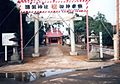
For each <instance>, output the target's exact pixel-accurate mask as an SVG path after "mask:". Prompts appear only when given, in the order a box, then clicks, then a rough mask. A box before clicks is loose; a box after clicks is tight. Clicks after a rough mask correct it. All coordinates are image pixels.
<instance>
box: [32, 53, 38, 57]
mask: <svg viewBox="0 0 120 84" xmlns="http://www.w3.org/2000/svg"><path fill="white" fill-rule="evenodd" d="M39 56H40V53H33V54H32V57H39Z"/></svg>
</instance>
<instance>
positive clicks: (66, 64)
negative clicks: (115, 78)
mask: <svg viewBox="0 0 120 84" xmlns="http://www.w3.org/2000/svg"><path fill="white" fill-rule="evenodd" d="M69 51H70V47H69V46H58V45H52V46H43V47H40V54H41V56H40V57H37V58H32V56H31V54H32V52H33V47H28V48H27V49H26V50H25V58H24V59H25V60H24V61H25V63H23V64H16V65H6V66H2V67H0V72H1V73H3V72H34V71H44V70H46V69H80V70H81V69H82V70H84V69H92V68H98V67H105V66H110V65H113V64H114V61H111V60H107V61H103V62H88V61H86V55H85V53H84V54H82V53H83V52H85V51H84V50H80V49H79V48H78V49H77V51H78V52H81V55H79V56H69Z"/></svg>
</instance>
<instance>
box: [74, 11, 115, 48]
mask: <svg viewBox="0 0 120 84" xmlns="http://www.w3.org/2000/svg"><path fill="white" fill-rule="evenodd" d="M81 17H82V20H81V21H75V25H74V26H75V34H76V35H81V34H84V35H85V36H86V16H81ZM88 20H89V22H88V24H89V33H90V31H92V30H94V31H95V33H96V35H99V32H102V33H103V45H108V46H110V45H112V44H113V41H112V34H113V30H112V24H111V23H109V22H107V20H106V18H105V15H104V14H101V13H99V12H98V14H97V16H96V17H94V18H93V17H91V16H88Z"/></svg>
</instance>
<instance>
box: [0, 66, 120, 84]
mask: <svg viewBox="0 0 120 84" xmlns="http://www.w3.org/2000/svg"><path fill="white" fill-rule="evenodd" d="M8 83H12V84H82V83H83V84H119V83H120V64H115V65H112V66H109V67H105V68H99V69H90V70H77V69H76V70H75V69H63V70H61V69H48V70H46V71H43V72H22V73H2V74H0V84H8Z"/></svg>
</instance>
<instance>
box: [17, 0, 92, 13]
mask: <svg viewBox="0 0 120 84" xmlns="http://www.w3.org/2000/svg"><path fill="white" fill-rule="evenodd" d="M89 1H90V0H43V1H42V0H18V6H19V7H20V9H21V11H22V12H25V13H26V12H27V13H54V12H86V11H87V9H88V2H89Z"/></svg>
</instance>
